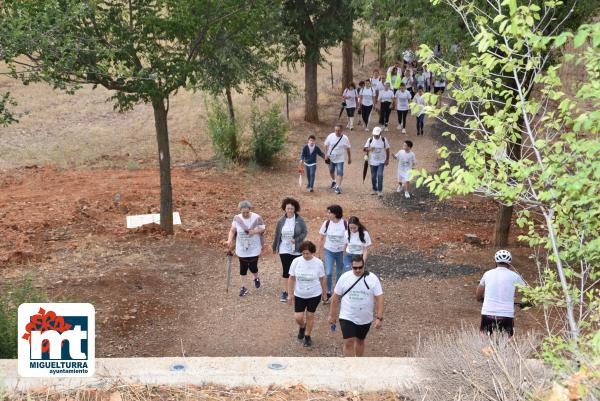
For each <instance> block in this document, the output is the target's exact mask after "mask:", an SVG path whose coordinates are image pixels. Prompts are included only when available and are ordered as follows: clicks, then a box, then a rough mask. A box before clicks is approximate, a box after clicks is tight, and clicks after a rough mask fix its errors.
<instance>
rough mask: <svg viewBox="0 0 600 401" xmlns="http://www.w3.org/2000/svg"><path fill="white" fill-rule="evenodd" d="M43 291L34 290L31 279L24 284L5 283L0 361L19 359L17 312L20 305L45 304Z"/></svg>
mask: <svg viewBox="0 0 600 401" xmlns="http://www.w3.org/2000/svg"><path fill="white" fill-rule="evenodd" d="M44 300H45V296H44V294H43V292H42V291H40V290H37V289H35V288H33V286H32V285H31V277H27V278H26V279H25V280H24V281H23V282H22V283H20V284H16V283H5V284H4V286H3V288H0V359H3V358H6V359H10V358H13V359H14V358H16V357H17V335H18V330H17V311H18V308H19V305H21V304H22V303H28V302H43V301H44Z"/></svg>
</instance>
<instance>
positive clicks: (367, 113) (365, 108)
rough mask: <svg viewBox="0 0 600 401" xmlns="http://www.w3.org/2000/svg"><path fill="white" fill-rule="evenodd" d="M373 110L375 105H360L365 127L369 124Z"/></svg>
mask: <svg viewBox="0 0 600 401" xmlns="http://www.w3.org/2000/svg"><path fill="white" fill-rule="evenodd" d="M371 110H373V105H371V106H365V105H364V104H363V105H361V106H360V113H361V114H362V119H363V121H364V122H365V127H366V126H367V125H368V124H369V116H370V115H371Z"/></svg>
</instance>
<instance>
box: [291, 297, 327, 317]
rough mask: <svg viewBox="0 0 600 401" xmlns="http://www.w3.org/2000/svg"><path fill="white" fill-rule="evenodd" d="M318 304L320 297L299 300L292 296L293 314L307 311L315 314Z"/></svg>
mask: <svg viewBox="0 0 600 401" xmlns="http://www.w3.org/2000/svg"><path fill="white" fill-rule="evenodd" d="M319 302H321V296H320V295H318V296H316V297H313V298H300V297H296V296H294V312H296V313H302V312H304V311H308V312H310V313H315V311H316V310H317V306H319Z"/></svg>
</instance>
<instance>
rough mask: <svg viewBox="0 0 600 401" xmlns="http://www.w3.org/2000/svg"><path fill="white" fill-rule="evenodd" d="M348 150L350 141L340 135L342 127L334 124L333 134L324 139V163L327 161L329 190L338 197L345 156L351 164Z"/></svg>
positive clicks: (350, 155)
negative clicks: (329, 179)
mask: <svg viewBox="0 0 600 401" xmlns="http://www.w3.org/2000/svg"><path fill="white" fill-rule="evenodd" d="M350 148H351V145H350V140H349V139H348V137H347V136H346V135H344V134H343V133H342V126H341V125H340V124H336V126H335V132H332V133H331V134H329V135H327V138H326V139H325V162H326V163H327V161H329V175H330V176H331V188H332V189H334V190H335V193H336V194H338V195H339V194H341V193H342V180H343V179H344V159H345V154H348V164H352V154H351V153H350ZM336 174H337V177H336Z"/></svg>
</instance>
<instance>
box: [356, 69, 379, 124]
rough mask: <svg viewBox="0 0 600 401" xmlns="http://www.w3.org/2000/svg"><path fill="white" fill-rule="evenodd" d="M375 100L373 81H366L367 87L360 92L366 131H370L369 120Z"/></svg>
mask: <svg viewBox="0 0 600 401" xmlns="http://www.w3.org/2000/svg"><path fill="white" fill-rule="evenodd" d="M374 99H375V90H374V89H373V87H372V86H371V81H369V80H368V79H367V80H366V81H365V87H364V88H363V90H362V91H361V92H360V97H359V101H360V108H361V116H362V120H363V122H364V123H365V131H367V132H368V131H369V119H370V117H371V111H372V110H373V100H374Z"/></svg>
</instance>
